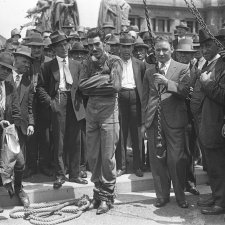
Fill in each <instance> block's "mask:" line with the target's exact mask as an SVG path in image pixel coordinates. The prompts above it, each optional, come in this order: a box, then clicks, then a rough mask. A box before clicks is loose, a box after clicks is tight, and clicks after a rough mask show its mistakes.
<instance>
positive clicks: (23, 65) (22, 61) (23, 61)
mask: <svg viewBox="0 0 225 225" xmlns="http://www.w3.org/2000/svg"><path fill="white" fill-rule="evenodd" d="M30 64H31V60H30V59H29V58H28V57H25V56H20V55H19V56H16V57H15V67H16V69H17V72H18V73H19V74H25V73H26V72H28V71H29V69H30Z"/></svg>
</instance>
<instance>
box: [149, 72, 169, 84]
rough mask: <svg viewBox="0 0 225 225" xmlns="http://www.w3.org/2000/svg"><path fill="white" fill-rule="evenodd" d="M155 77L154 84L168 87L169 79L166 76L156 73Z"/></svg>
mask: <svg viewBox="0 0 225 225" xmlns="http://www.w3.org/2000/svg"><path fill="white" fill-rule="evenodd" d="M153 77H154V83H155V84H156V85H157V84H163V85H165V86H167V84H168V79H167V78H166V77H165V76H164V75H162V74H160V73H154V74H153Z"/></svg>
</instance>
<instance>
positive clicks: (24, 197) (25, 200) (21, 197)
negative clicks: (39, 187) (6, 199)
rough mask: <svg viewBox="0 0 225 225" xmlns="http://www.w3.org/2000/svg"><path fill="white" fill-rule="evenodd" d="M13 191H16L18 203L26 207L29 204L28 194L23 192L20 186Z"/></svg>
mask: <svg viewBox="0 0 225 225" xmlns="http://www.w3.org/2000/svg"><path fill="white" fill-rule="evenodd" d="M15 193H16V195H17V197H18V198H19V200H20V203H21V204H22V205H23V206H24V207H25V208H28V207H29V206H30V200H29V197H28V195H27V194H26V193H25V191H24V190H23V189H22V188H21V189H18V190H16V189H15Z"/></svg>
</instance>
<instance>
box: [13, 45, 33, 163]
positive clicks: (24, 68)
mask: <svg viewBox="0 0 225 225" xmlns="http://www.w3.org/2000/svg"><path fill="white" fill-rule="evenodd" d="M14 59H15V63H14V67H15V68H16V69H15V70H13V81H14V83H15V86H16V89H17V93H18V96H19V104H20V112H21V124H20V128H21V133H20V135H19V138H20V146H21V150H22V151H23V154H24V156H25V157H26V166H28V167H29V166H30V163H32V162H30V161H29V160H30V157H29V151H30V149H29V148H28V145H29V144H28V143H29V141H30V139H29V136H31V135H33V134H34V112H33V110H34V109H33V97H34V87H33V84H32V83H31V81H30V79H29V77H28V72H29V70H30V65H31V61H32V57H31V50H30V48H28V47H26V46H23V45H21V47H20V48H18V49H17V51H16V52H15V53H14Z"/></svg>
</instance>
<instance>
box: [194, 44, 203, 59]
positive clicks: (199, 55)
mask: <svg viewBox="0 0 225 225" xmlns="http://www.w3.org/2000/svg"><path fill="white" fill-rule="evenodd" d="M194 49H195V50H197V52H196V53H195V55H194V57H195V58H196V59H200V58H201V57H202V49H201V48H200V47H199V48H194Z"/></svg>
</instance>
